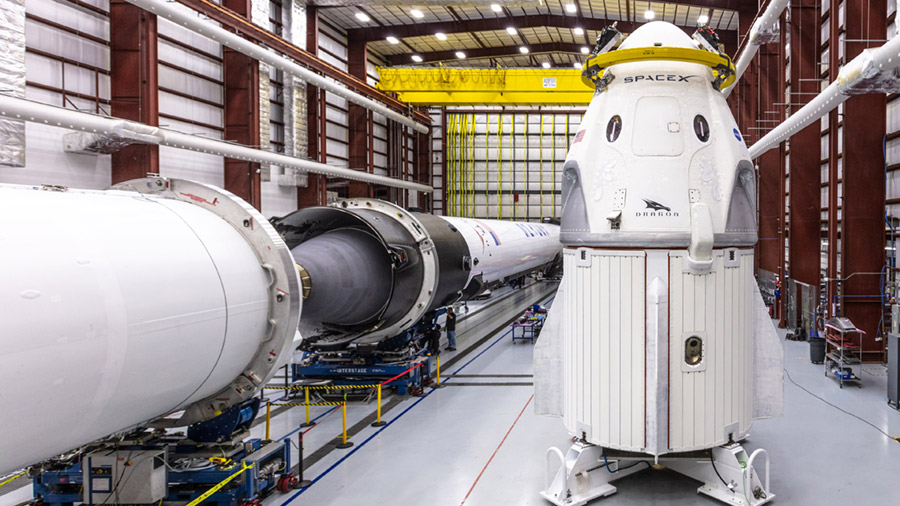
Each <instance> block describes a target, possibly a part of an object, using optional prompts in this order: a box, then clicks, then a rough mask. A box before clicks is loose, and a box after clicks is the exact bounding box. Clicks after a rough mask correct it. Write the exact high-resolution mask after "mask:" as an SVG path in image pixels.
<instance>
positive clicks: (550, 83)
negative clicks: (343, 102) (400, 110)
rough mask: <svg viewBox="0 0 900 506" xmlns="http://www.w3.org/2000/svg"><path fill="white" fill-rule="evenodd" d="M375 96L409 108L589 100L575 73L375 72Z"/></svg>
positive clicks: (393, 69)
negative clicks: (385, 95) (393, 96)
mask: <svg viewBox="0 0 900 506" xmlns="http://www.w3.org/2000/svg"><path fill="white" fill-rule="evenodd" d="M378 76H379V83H378V85H377V88H378V89H380V90H381V91H386V92H394V93H397V96H398V98H399V99H400V100H401V101H403V102H406V103H409V104H412V105H433V106H463V105H481V104H490V105H532V106H534V105H583V106H587V104H588V103H590V101H591V97H592V96H593V94H594V88H593V85H590V84H589V83H585V82H584V80H583V79H582V77H581V70H580V69H575V68H573V69H531V68H515V69H505V68H447V67H440V68H422V67H390V68H387V67H378Z"/></svg>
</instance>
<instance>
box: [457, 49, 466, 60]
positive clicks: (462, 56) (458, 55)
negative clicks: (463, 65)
mask: <svg viewBox="0 0 900 506" xmlns="http://www.w3.org/2000/svg"><path fill="white" fill-rule="evenodd" d="M456 57H457V58H459V59H460V60H461V59H463V58H465V57H466V53H463V52H462V51H457V52H456Z"/></svg>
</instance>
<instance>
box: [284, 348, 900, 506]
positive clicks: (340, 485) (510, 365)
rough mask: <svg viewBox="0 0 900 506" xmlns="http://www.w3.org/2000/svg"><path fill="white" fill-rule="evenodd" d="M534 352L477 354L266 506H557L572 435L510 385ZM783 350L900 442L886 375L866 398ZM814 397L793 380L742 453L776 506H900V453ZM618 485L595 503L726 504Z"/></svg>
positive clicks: (651, 476) (641, 478) (809, 383)
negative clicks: (766, 466) (765, 458)
mask: <svg viewBox="0 0 900 506" xmlns="http://www.w3.org/2000/svg"><path fill="white" fill-rule="evenodd" d="M532 349H533V348H532V345H531V344H523V343H516V344H513V343H512V342H511V340H510V338H509V336H508V335H506V336H504V335H503V334H498V335H496V336H495V337H493V338H492V339H491V340H490V341H488V342H487V343H485V344H483V345H481V346H480V347H478V349H477V350H475V352H474V353H471V354H470V355H469V356H471V357H477V358H474V359H471V361H470V362H469V361H468V360H470V359H469V358H468V357H467V361H466V362H468V363H465V362H463V363H461V364H460V366H458V367H454V368H452V369H451V370H450V371H448V372H447V375H448V376H449V378H448V379H447V380H446V385H447V386H446V387H445V388H442V389H440V390H433V391H431V392H429V393H428V395H427V396H426V397H424V398H420V399H409V400H406V401H404V402H403V403H402V404H400V405H399V406H397V407H396V408H394V409H393V410H392V411H391V413H390V414H389V415H388V416H386V417H385V419H386V420H387V421H389V422H390V424H389V425H388V426H386V427H384V428H382V429H380V430H377V431H376V430H374V429H372V430H371V431H370V432H366V433H364V434H360V435H359V438H358V440H357V441H356V446H355V447H354V448H352V449H351V450H344V451H340V450H338V451H335V452H332V453H331V454H330V455H328V456H327V457H326V458H324V459H322V460H321V461H319V462H317V463H316V464H315V465H313V466H312V467H311V468H310V469H308V470H307V476H306V477H307V478H309V479H314V480H315V483H314V484H313V485H312V486H311V487H309V488H308V489H306V490H304V491H298V492H294V493H293V494H289V495H285V496H275V497H271V498H269V499H268V500H267V501H266V504H267V506H270V505H280V506H284V505H287V504H317V505H357V504H379V505H380V504H397V505H407V504H436V505H469V506H478V505H484V506H487V505H507V504H508V505H545V504H549V503H546V502H545V501H543V500H542V499H541V498H540V497H539V495H538V491H539V490H540V489H541V488H542V486H543V483H544V480H545V469H544V465H545V464H544V463H545V451H546V449H547V448H548V447H549V446H557V447H559V448H561V449H564V448H566V447H567V446H568V440H569V435H568V434H567V433H566V431H565V430H564V429H563V427H562V424H561V422H560V421H559V420H558V419H553V418H546V417H541V416H537V415H535V414H533V411H532V409H533V406H532V393H533V391H532V388H531V385H530V382H531V378H530V377H509V376H508V375H530V374H531V373H532V363H531V357H532ZM784 349H785V368H786V370H787V372H788V374H790V376H791V378H793V380H794V381H796V382H797V384H799V385H801V386H803V387H804V388H806V389H807V390H809V391H810V392H811V393H812V394H815V395H818V396H821V397H822V398H823V399H825V400H827V401H828V402H831V403H833V404H834V405H836V406H837V407H839V408H842V409H844V410H847V411H849V412H851V413H854V414H855V415H857V416H859V417H861V418H863V419H865V420H867V421H868V422H870V423H872V424H874V425H875V426H876V427H877V428H878V429H880V430H883V431H885V432H886V433H888V434H890V435H895V434H896V435H900V413H898V412H897V411H894V410H893V409H890V408H889V407H888V406H887V404H886V398H885V381H886V373H885V368H884V367H881V366H866V367H865V368H864V372H863V376H864V377H863V381H864V383H863V388H862V389H857V388H855V387H852V388H850V387H845V388H844V389H843V390H841V389H839V388H838V385H837V383H836V382H835V381H834V380H832V379H830V378H827V377H825V375H824V372H823V369H822V366H819V365H813V364H811V363H810V361H809V353H808V344H807V343H805V342H792V341H784ZM463 364H465V365H463ZM476 383H478V384H476ZM454 384H456V386H454ZM811 393H807V392H805V391H803V390H802V389H801V388H799V387H798V386H797V385H795V384H794V383H792V382H791V381H790V380H789V379H788V377H787V376H786V377H785V416H784V417H783V418H779V419H773V420H760V421H757V422H756V423H755V424H754V428H753V433H752V436H751V439H750V440H749V441H748V442H747V443H746V447H747V448H748V449H749V450H751V451H752V450H753V449H755V448H757V447H760V446H761V447H764V448H766V449H767V450H768V451H769V452H770V454H771V457H772V485H771V488H772V491H773V492H774V493H775V494H776V499H775V501H774V503H775V504H785V505H788V504H789V505H807V504H808V505H825V504H829V505H830V504H854V503H856V504H900V492H898V491H897V486H896V483H895V482H894V479H895V477H896V476H898V475H900V443H898V442H896V441H894V440H892V439H889V438H888V437H886V436H885V435H884V434H882V433H881V432H879V431H878V430H876V428H873V427H872V426H870V425H868V424H866V423H865V422H863V421H860V420H859V419H857V418H854V417H853V416H851V415H848V414H845V413H843V412H841V411H839V410H838V409H837V408H835V407H832V406H829V405H828V404H826V403H825V402H824V401H823V400H820V399H817V398H816V397H813V395H812V394H811ZM313 432H314V431H313ZM338 452H341V453H338ZM616 485H617V487H618V489H619V492H618V493H617V494H616V495H614V496H611V497H608V498H604V499H598V500H596V501H594V502H593V503H592V504H598V505H599V504H603V505H609V506H613V505H620V504H642V505H654V504H666V505H686V504H718V503H716V502H715V501H713V500H711V499H708V498H706V497H705V496H700V495H698V494H697V493H696V490H697V487H698V486H699V482H696V481H694V480H691V479H689V478H686V477H683V476H681V475H678V474H676V473H674V472H671V471H667V470H664V471H652V470H647V471H643V472H640V473H638V474H635V475H632V476H629V477H626V478H623V479H622V480H620V481H618V482H616ZM860 501H862V502H861V503H860Z"/></svg>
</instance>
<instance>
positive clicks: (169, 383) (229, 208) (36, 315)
mask: <svg viewBox="0 0 900 506" xmlns="http://www.w3.org/2000/svg"><path fill="white" fill-rule="evenodd" d="M122 187H123V188H134V189H133V190H132V191H120V190H107V191H89V190H66V191H59V190H58V189H53V190H50V191H48V190H45V189H43V188H42V187H29V186H13V185H0V213H3V214H4V215H5V216H7V217H15V218H14V219H12V218H11V219H9V220H7V223H6V224H5V225H4V229H3V232H2V233H0V279H2V280H3V283H2V284H3V289H2V290H0V307H2V308H3V313H2V315H3V317H2V318H0V345H2V348H3V352H2V353H0V382H2V383H3V384H5V385H7V386H8V387H9V388H7V389H6V391H5V392H4V394H3V418H2V421H0V432H2V433H3V434H5V435H6V436H7V437H3V438H0V475H2V474H3V473H5V472H7V471H11V470H14V469H18V468H21V467H22V466H27V465H30V464H33V463H36V462H38V461H41V460H44V459H47V458H50V457H53V456H55V455H57V454H60V453H63V452H67V451H69V450H71V449H73V448H76V447H78V446H81V445H83V444H86V443H89V442H91V441H94V440H96V439H98V438H102V437H105V436H107V435H109V434H113V433H118V432H121V431H124V430H127V429H129V428H132V427H135V426H141V425H145V424H146V423H147V422H148V421H150V420H153V419H155V418H157V417H160V416H165V415H167V414H169V413H172V412H175V411H178V410H186V411H185V415H184V417H182V419H181V422H182V424H190V423H192V422H196V421H199V420H201V419H206V418H210V417H212V416H214V415H215V413H216V411H218V410H221V409H225V408H227V407H229V406H231V405H234V404H236V403H238V402H240V401H241V400H243V399H246V398H249V397H250V396H252V395H253V394H254V392H255V391H257V389H258V388H259V386H261V384H264V383H265V382H266V381H268V379H269V378H270V377H271V376H272V375H273V374H274V373H275V371H276V370H277V368H278V367H279V366H280V365H281V364H282V363H283V361H284V360H285V359H286V357H287V356H288V355H289V353H290V346H291V343H292V339H293V336H294V334H295V332H296V328H297V324H298V321H299V318H300V301H301V296H300V290H299V279H298V277H297V270H296V268H295V266H294V261H293V258H292V257H291V255H290V253H289V252H288V250H287V247H286V246H285V244H284V242H283V241H282V240H281V239H280V237H279V236H278V234H277V232H275V230H274V229H273V228H272V227H271V225H269V223H268V221H267V220H266V219H265V218H264V217H263V216H262V215H261V214H259V212H258V211H256V210H254V209H253V208H251V207H250V206H249V205H248V204H246V203H245V202H243V201H241V200H240V199H238V198H237V197H235V196H234V195H231V194H229V193H228V192H225V191H222V190H220V189H216V188H213V187H210V186H206V185H202V184H198V183H192V182H190V181H184V180H178V179H162V178H147V179H141V180H134V181H129V182H128V184H126V185H123V186H122Z"/></svg>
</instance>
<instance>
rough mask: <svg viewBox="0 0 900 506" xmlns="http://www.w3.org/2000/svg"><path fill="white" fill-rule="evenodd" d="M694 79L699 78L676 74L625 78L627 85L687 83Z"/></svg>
mask: <svg viewBox="0 0 900 506" xmlns="http://www.w3.org/2000/svg"><path fill="white" fill-rule="evenodd" d="M692 77H697V76H679V75H676V74H655V75H653V74H648V75H645V76H628V77H626V78H625V82H626V83H636V82H639V81H669V82H673V83H676V82H677V83H687V82H690V81H688V80H689V79H690V78H692Z"/></svg>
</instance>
